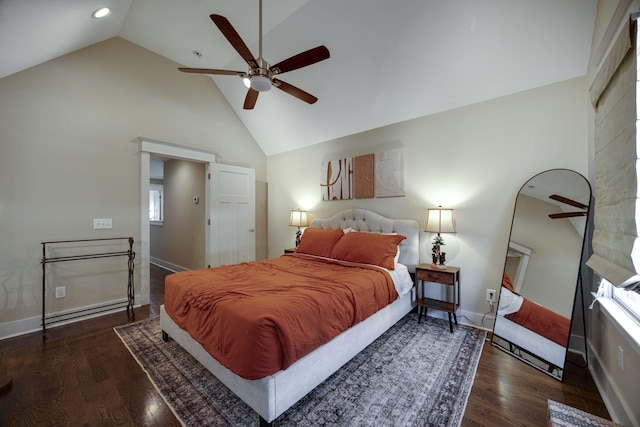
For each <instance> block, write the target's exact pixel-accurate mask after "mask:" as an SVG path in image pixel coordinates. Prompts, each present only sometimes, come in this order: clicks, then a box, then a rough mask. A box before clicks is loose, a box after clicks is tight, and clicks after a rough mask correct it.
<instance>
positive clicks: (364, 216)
mask: <svg viewBox="0 0 640 427" xmlns="http://www.w3.org/2000/svg"><path fill="white" fill-rule="evenodd" d="M309 226H310V227H316V228H325V229H326V228H333V229H335V228H343V229H344V228H349V227H351V228H353V229H354V230H357V231H366V232H370V233H398V234H402V235H403V236H406V237H407V238H406V239H404V240H403V241H402V242H400V259H399V262H400V263H401V264H404V265H406V266H407V267H408V268H409V271H410V272H412V273H413V272H414V271H415V268H416V265H418V264H419V262H420V252H419V251H420V242H419V238H420V237H419V236H420V231H419V228H418V222H417V221H414V220H411V219H390V218H385V217H383V216H382V215H379V214H377V213H375V212H372V211H369V210H366V209H347V210H344V211H342V212H338V213H337V214H335V215H334V216H332V217H331V218H326V219H313V220H311V222H310V223H309Z"/></svg>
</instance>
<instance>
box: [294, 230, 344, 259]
mask: <svg viewBox="0 0 640 427" xmlns="http://www.w3.org/2000/svg"><path fill="white" fill-rule="evenodd" d="M344 235H345V234H344V232H343V231H342V230H340V229H335V230H333V229H330V230H324V229H322V228H307V229H306V230H304V233H303V234H302V238H301V239H300V244H299V245H298V247H297V248H296V252H299V253H302V254H308V255H316V256H322V257H327V258H328V257H331V251H332V250H333V246H334V245H335V244H336V242H337V241H338V240H340V238H341V237H342V236H344Z"/></svg>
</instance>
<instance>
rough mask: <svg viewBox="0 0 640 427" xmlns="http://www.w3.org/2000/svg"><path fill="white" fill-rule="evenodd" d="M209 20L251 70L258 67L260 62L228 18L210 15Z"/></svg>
mask: <svg viewBox="0 0 640 427" xmlns="http://www.w3.org/2000/svg"><path fill="white" fill-rule="evenodd" d="M209 18H211V20H212V21H213V23H214V24H216V26H217V27H218V29H219V30H220V32H221V33H222V35H224V36H225V37H226V38H227V40H228V41H229V43H231V46H233V48H234V49H235V50H236V52H238V53H239V54H240V56H241V57H242V59H244V60H245V61H246V62H247V64H249V66H250V67H251V68H255V67H257V66H258V62H257V61H256V59H255V58H254V57H253V54H252V53H251V51H250V50H249V48H248V47H247V45H246V44H245V42H244V41H243V40H242V38H241V37H240V35H239V34H238V32H237V31H236V30H235V28H233V25H231V22H229V20H228V19H227V18H225V17H224V16H221V15H215V14H213V15H210V16H209Z"/></svg>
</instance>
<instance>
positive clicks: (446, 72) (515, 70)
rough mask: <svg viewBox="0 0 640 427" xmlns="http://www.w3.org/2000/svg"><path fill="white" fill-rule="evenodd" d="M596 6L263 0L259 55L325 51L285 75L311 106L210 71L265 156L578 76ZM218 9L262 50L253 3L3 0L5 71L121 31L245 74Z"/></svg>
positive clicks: (191, 62)
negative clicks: (216, 19)
mask: <svg viewBox="0 0 640 427" xmlns="http://www.w3.org/2000/svg"><path fill="white" fill-rule="evenodd" d="M596 2H597V1H596V0H563V1H557V0H484V1H478V0H450V1H442V0H402V1H389V0H349V1H344V0H264V2H263V9H264V10H263V56H264V58H265V60H266V61H268V62H269V63H270V64H274V63H276V62H279V61H281V60H283V59H285V58H288V57H290V56H292V55H294V54H297V53H299V52H302V51H305V50H307V49H310V48H312V47H315V46H318V45H325V46H326V47H327V48H328V49H329V51H330V53H331V57H330V58H329V59H327V60H325V61H322V62H319V63H317V64H314V65H311V66H309V67H305V68H302V69H299V70H295V71H291V72H289V73H286V74H282V75H281V76H280V79H281V80H284V81H286V82H288V83H290V84H293V85H295V86H297V87H299V88H301V89H303V90H305V91H307V92H309V93H311V94H313V95H315V96H317V97H318V98H319V100H318V102H317V103H315V104H313V105H309V104H306V103H304V102H301V101H300V100H298V99H296V98H294V97H292V96H290V95H288V94H286V93H285V92H283V91H280V90H277V89H272V90H270V91H268V92H265V93H261V94H260V96H259V99H258V102H257V104H256V107H255V109H254V110H243V109H242V106H243V102H244V98H245V95H246V91H247V89H246V88H245V87H244V85H243V84H242V81H241V80H240V78H238V77H235V76H215V77H212V78H213V79H214V81H215V83H216V84H217V85H218V87H219V88H220V89H221V91H222V93H223V94H224V96H225V97H226V99H227V101H228V102H229V104H230V105H231V107H232V108H233V109H234V110H235V111H236V113H237V114H238V116H239V117H240V119H241V120H242V121H243V123H244V124H245V126H246V127H247V129H248V130H249V132H250V133H251V134H252V135H253V137H254V138H255V140H256V141H257V143H258V144H259V145H260V146H261V147H262V149H263V151H264V152H265V154H267V155H272V154H277V153H280V152H285V151H289V150H294V149H297V148H300V147H303V146H306V145H311V144H315V143H318V142H322V141H326V140H330V139H334V138H338V137H342V136H345V135H350V134H354V133H358V132H361V131H365V130H368V129H373V128H378V127H381V126H385V125H388V124H392V123H396V122H401V121H404V120H408V119H412V118H415V117H420V116H425V115H429V114H434V113H437V112H440V111H445V110H449V109H452V108H456V107H460V106H464V105H468V104H473V103H476V102H480V101H484V100H487V99H492V98H496V97H499V96H504V95H508V94H512V93H516V92H520V91H523V90H527V89H531V88H535V87H540V86H544V85H547V84H551V83H555V82H558V81H563V80H567V79H571V78H575V77H579V76H583V75H585V74H586V72H587V66H588V61H589V54H590V50H591V39H592V35H593V27H594V20H595V14H596ZM105 5H106V6H109V7H110V8H111V10H112V12H111V14H110V15H109V16H107V17H106V18H103V19H101V20H97V19H92V18H91V17H90V15H91V13H92V12H93V11H94V10H96V9H98V8H99V7H101V6H105ZM212 13H215V14H219V15H223V16H225V17H226V18H227V19H228V20H229V21H230V22H231V24H232V25H233V27H234V28H235V29H236V31H237V32H238V33H239V35H240V36H241V37H242V39H243V40H244V41H245V43H246V44H247V45H248V46H249V48H250V49H251V51H252V52H253V54H254V56H256V57H257V56H258V38H259V34H258V33H259V31H258V22H259V19H258V0H188V1H185V0H55V1H52V0H0V78H2V77H6V76H8V75H10V74H13V73H16V72H19V71H21V70H24V69H26V68H29V67H32V66H35V65H37V64H40V63H42V62H45V61H47V60H50V59H53V58H55V57H58V56H61V55H64V54H67V53H69V52H73V51H74V50H77V49H80V48H83V47H86V46H89V45H91V44H93V43H96V42H99V41H102V40H105V39H108V38H111V37H116V36H119V37H122V38H124V39H126V40H128V41H130V42H133V43H135V44H137V45H139V46H141V47H143V48H145V49H148V50H151V51H153V52H155V53H157V54H159V55H162V56H164V57H166V58H169V59H171V60H173V61H175V62H176V63H178V64H181V65H182V66H186V67H198V68H216V69H230V70H240V71H246V70H247V66H246V63H245V62H243V61H242V59H241V58H240V57H239V55H238V53H237V52H236V51H235V50H234V49H233V48H232V47H231V46H230V44H229V43H228V42H227V40H226V39H225V38H224V36H223V35H222V34H221V33H220V31H219V30H218V28H217V27H216V26H215V25H214V24H213V22H212V21H211V20H210V18H209V15H210V14H212ZM194 51H196V52H199V53H200V54H201V56H198V55H195V54H194ZM178 72H179V71H178V70H177V69H176V73H178ZM193 78H208V77H202V76H199V75H193ZM212 119H213V118H212Z"/></svg>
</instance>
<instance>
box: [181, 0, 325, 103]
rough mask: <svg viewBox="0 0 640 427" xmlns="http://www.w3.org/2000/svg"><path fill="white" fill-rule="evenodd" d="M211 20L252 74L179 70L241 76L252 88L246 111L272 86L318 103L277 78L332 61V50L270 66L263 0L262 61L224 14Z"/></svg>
mask: <svg viewBox="0 0 640 427" xmlns="http://www.w3.org/2000/svg"><path fill="white" fill-rule="evenodd" d="M210 18H211V20H212V21H213V23H214V24H216V26H217V27H218V29H219V30H220V32H221V33H222V34H223V35H224V36H225V37H226V38H227V40H228V41H229V43H231V46H233V48H234V49H235V50H236V51H237V52H238V53H239V54H240V56H241V57H242V59H244V60H245V61H246V63H247V64H248V65H249V71H247V72H244V71H231V70H216V69H211V68H178V69H179V70H180V71H182V72H185V73H199V74H220V75H227V76H234V75H235V76H240V77H242V79H243V81H244V84H245V86H247V88H248V89H249V91H248V92H247V96H246V97H245V99H244V107H243V108H244V109H245V110H252V109H253V107H254V106H255V105H256V101H257V100H258V95H259V94H260V92H266V91H268V90H269V89H271V86H275V87H277V88H278V89H280V90H282V91H284V92H286V93H288V94H289V95H292V96H295V97H296V98H298V99H300V100H302V101H304V102H306V103H308V104H313V103H315V102H316V101H317V100H318V98H316V97H315V96H313V95H311V94H310V93H307V92H305V91H304V90H302V89H300V88H297V87H295V86H293V85H291V84H289V83H286V82H283V81H282V80H279V79H277V78H276V77H275V76H277V75H279V74H282V73H286V72H288V71H293V70H297V69H298V68H303V67H306V66H308V65H311V64H315V63H316V62H320V61H323V60H325V59H327V58H329V56H330V54H329V49H327V48H326V47H325V46H323V45H321V46H317V47H314V48H313V49H309V50H307V51H304V52H302V53H299V54H297V55H294V56H292V57H290V58H288V59H285V60H284V61H281V62H278V63H277V64H275V65H269V64H268V63H267V61H265V60H264V58H263V57H262V0H260V17H259V19H260V22H259V32H260V34H259V52H258V58H257V59H256V58H254V57H253V54H252V53H251V51H250V50H249V48H248V47H247V45H246V44H245V43H244V41H242V38H241V37H240V35H239V34H238V33H237V32H236V30H235V29H234V28H233V26H232V25H231V23H230V22H229V20H228V19H227V18H225V17H224V16H221V15H215V14H214V15H210Z"/></svg>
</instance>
